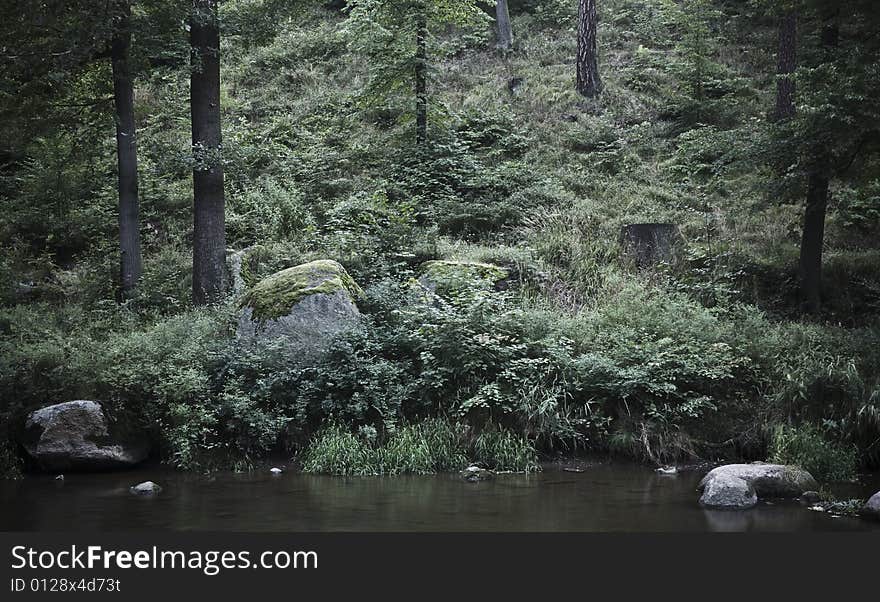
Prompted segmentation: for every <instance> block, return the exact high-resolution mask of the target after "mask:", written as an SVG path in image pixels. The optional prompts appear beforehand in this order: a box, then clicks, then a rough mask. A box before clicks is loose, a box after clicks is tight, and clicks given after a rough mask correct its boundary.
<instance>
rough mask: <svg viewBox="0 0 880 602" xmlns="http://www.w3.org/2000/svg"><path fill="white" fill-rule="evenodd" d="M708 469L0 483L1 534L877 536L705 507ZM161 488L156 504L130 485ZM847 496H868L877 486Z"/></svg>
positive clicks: (792, 514) (789, 512) (773, 511)
mask: <svg viewBox="0 0 880 602" xmlns="http://www.w3.org/2000/svg"><path fill="white" fill-rule="evenodd" d="M704 472H705V471H704V470H703V471H695V472H687V473H682V474H679V475H676V476H660V475H657V474H655V473H654V472H653V471H652V470H650V469H648V468H645V467H642V466H630V465H620V464H599V465H594V466H589V467H586V468H585V469H584V471H583V472H579V473H574V472H564V471H562V470H560V469H559V468H554V467H548V468H547V469H546V470H545V471H544V472H542V473H539V474H534V475H499V476H498V478H497V479H496V480H495V481H490V482H484V483H466V482H464V481H462V480H460V479H459V478H458V477H457V476H455V475H436V476H407V477H385V478H380V477H372V478H341V477H325V476H312V475H303V474H298V473H294V472H289V473H284V474H282V475H280V476H273V475H271V474H269V473H268V471H259V472H254V473H249V474H233V473H221V474H217V475H213V476H210V477H205V476H198V475H183V474H178V473H173V472H169V471H167V470H163V469H155V470H153V469H140V470H137V471H133V472H121V473H105V474H81V475H77V474H69V475H67V478H66V480H65V481H64V482H63V483H62V482H58V481H55V480H54V479H53V477H52V476H29V477H27V478H25V479H24V480H21V481H0V530H4V531H10V530H64V531H69V530H77V531H88V530H98V531H113V530H217V531H749V530H763V531H810V530H870V529H878V530H880V525H875V524H872V523H869V522H866V521H862V520H858V519H852V518H833V517H831V516H828V515H826V514H825V513H821V512H811V511H809V510H806V509H805V508H803V507H802V506H800V505H799V504H798V503H797V502H775V503H772V504H766V503H765V504H761V505H760V506H758V507H757V508H754V509H752V510H748V511H745V512H724V511H709V510H703V509H701V508H700V507H699V506H698V504H697V499H698V496H697V494H696V492H695V487H696V485H697V483H698V481H699V479H700V477H702V475H703V473H704ZM145 480H153V481H155V482H157V483H159V484H160V485H161V486H162V487H163V491H162V492H161V494H159V496H157V497H155V498H141V497H136V496H132V495H131V494H129V492H128V487H129V486H131V485H134V484H136V483H139V482H141V481H145ZM872 481H873V482H871V483H865V484H863V485H859V486H855V485H854V486H852V487H851V488H850V490H849V491H845V492H843V493H845V494H846V495H852V496H861V497H867V496H868V495H870V494H871V493H873V491H872V489H873V490H874V491H876V489H877V488H880V483H878V482H877V479H876V478H875V479H872Z"/></svg>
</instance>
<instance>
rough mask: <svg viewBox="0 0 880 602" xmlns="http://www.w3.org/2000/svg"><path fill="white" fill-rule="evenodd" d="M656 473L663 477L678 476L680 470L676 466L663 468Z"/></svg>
mask: <svg viewBox="0 0 880 602" xmlns="http://www.w3.org/2000/svg"><path fill="white" fill-rule="evenodd" d="M655 472H656V473H658V474H662V475H676V474H678V468H676V467H675V466H661V467H660V468H658V469H657V470H655Z"/></svg>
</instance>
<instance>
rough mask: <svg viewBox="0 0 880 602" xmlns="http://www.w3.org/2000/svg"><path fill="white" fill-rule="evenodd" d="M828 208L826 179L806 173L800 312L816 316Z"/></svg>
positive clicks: (815, 173) (820, 173) (820, 302)
mask: <svg viewBox="0 0 880 602" xmlns="http://www.w3.org/2000/svg"><path fill="white" fill-rule="evenodd" d="M827 207H828V177H827V176H826V175H824V174H823V173H822V172H821V171H818V170H817V171H814V172H813V173H811V174H810V179H809V184H808V186H807V203H806V209H805V210H804V231H803V236H802V238H801V257H800V271H801V295H802V298H803V304H804V310H805V311H806V312H808V313H816V312H818V311H819V309H820V307H821V305H822V246H823V241H824V238H825V210H826V208H827Z"/></svg>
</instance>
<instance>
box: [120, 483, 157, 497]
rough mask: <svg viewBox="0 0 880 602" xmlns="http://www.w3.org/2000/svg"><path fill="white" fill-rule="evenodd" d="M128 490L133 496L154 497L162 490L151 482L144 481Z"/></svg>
mask: <svg viewBox="0 0 880 602" xmlns="http://www.w3.org/2000/svg"><path fill="white" fill-rule="evenodd" d="M128 490H129V491H130V492H131V493H132V494H133V495H155V494H157V493H159V492H160V491H162V488H161V487H159V486H158V485H157V484H156V483H154V482H153V481H144V482H143V483H138V484H137V485H135V486H134V487H129V488H128Z"/></svg>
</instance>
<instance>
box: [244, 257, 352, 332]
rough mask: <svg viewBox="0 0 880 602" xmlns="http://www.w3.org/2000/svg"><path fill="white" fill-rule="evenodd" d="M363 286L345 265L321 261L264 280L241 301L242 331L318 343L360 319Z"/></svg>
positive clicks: (281, 272) (299, 266) (289, 269)
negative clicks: (359, 302)
mask: <svg viewBox="0 0 880 602" xmlns="http://www.w3.org/2000/svg"><path fill="white" fill-rule="evenodd" d="M362 294H363V291H362V290H361V288H360V287H359V286H358V285H357V283H355V281H354V280H353V279H352V278H351V276H349V275H348V273H347V272H346V271H345V268H343V267H342V266H341V265H339V263H337V262H335V261H332V260H329V259H321V260H317V261H312V262H309V263H304V264H302V265H298V266H294V267H292V268H287V269H286V270H281V271H280V272H276V273H275V274H272V275H271V276H268V277H267V278H264V279H263V280H260V281H259V282H258V283H257V284H255V285H254V287H253V288H252V289H251V290H249V291H248V292H247V293H246V294H245V295H244V296H243V298H242V301H241V314H240V316H239V320H238V335H239V337H244V338H259V339H263V340H265V339H268V338H275V337H278V336H287V337H295V338H297V339H299V340H300V341H301V342H302V343H304V344H309V345H310V346H313V345H315V344H319V343H320V342H321V341H324V340H326V339H327V338H329V337H332V335H334V334H336V333H338V332H340V331H343V330H346V329H348V328H351V327H352V326H353V325H355V324H357V323H358V322H359V319H360V311H358V307H357V305H356V304H355V299H356V298H357V297H359V296H360V295H362Z"/></svg>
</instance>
